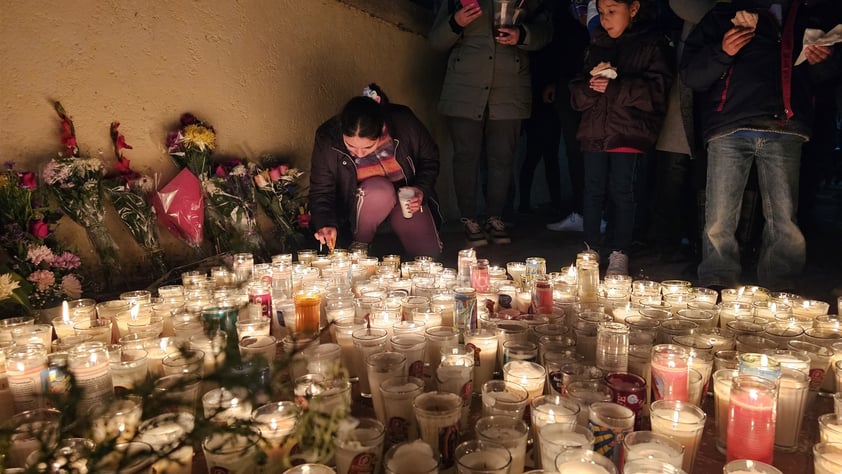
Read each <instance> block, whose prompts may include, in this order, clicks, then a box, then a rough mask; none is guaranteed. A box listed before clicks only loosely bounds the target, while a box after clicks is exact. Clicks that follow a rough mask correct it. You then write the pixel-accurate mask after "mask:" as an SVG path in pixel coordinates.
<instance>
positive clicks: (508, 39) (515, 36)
mask: <svg viewBox="0 0 842 474" xmlns="http://www.w3.org/2000/svg"><path fill="white" fill-rule="evenodd" d="M497 31H499V33H497V36H495V37H494V40H495V41H497V42H498V43H500V44H507V45H509V46H517V44H518V41H520V28H506V27H503V26H501V27H500V28H497Z"/></svg>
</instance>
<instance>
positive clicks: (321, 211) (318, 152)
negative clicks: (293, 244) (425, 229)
mask: <svg viewBox="0 0 842 474" xmlns="http://www.w3.org/2000/svg"><path fill="white" fill-rule="evenodd" d="M382 107H384V109H385V112H386V128H387V130H388V131H389V135H390V136H391V137H392V139H393V140H394V141H395V159H396V160H397V162H398V164H400V166H401V169H402V170H403V174H404V176H405V179H404V180H403V181H400V182H396V183H395V187H396V188H397V187H399V186H415V187H417V188H419V189H420V190H421V191H423V193H424V202H423V204H424V206H425V207H426V208H428V209H429V210H430V212H432V213H433V217H434V218H435V219H436V224H437V225H438V224H440V223H441V213H440V211H439V204H438V202H437V199H436V190H435V187H436V178H438V175H439V150H438V145H436V142H435V141H434V140H433V137H432V136H431V135H430V132H429V131H427V128H426V127H425V126H424V124H423V123H421V121H420V120H419V119H418V117H416V116H415V114H414V113H412V111H411V110H410V109H409V107H406V106H403V105H398V104H383V106H382ZM357 189H358V182H357V166H356V164H355V162H354V158H353V157H352V156H351V154H350V153H349V152H348V150H347V148H345V142H344V141H343V140H342V131H341V127H340V123H339V117H333V118H332V119H330V120H328V121H327V122H325V123H323V124H322V125H321V126H320V127H319V128H318V130H316V138H315V144H314V146H313V156H312V158H311V161H310V193H309V207H310V215H311V219H310V228H311V229H313V231H317V230H319V229H321V228H322V227H335V228H337V230H338V232H339V241H340V242H347V241H350V237H351V236H352V235H353V233H354V231H355V230H356V223H357V210H356V203H357V199H356V196H357Z"/></svg>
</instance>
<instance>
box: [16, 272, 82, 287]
mask: <svg viewBox="0 0 842 474" xmlns="http://www.w3.org/2000/svg"><path fill="white" fill-rule="evenodd" d="M27 280H29V281H31V282H32V283H33V284H34V285H35V288H36V289H37V290H38V291H46V290H47V289H48V288H49V287H51V286H53V285H55V283H56V275H55V273H53V272H51V271H49V270H35V271H34V272H32V274H30V275H29V277H28V278H27ZM80 287H81V285H80Z"/></svg>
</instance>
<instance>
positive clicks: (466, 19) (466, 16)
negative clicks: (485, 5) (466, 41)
mask: <svg viewBox="0 0 842 474" xmlns="http://www.w3.org/2000/svg"><path fill="white" fill-rule="evenodd" d="M480 16H482V8H480V7H479V4H478V3H473V4H469V5H468V6H466V7H464V8H460V9H459V10H458V11H457V12H456V13H454V14H453V19H454V20H455V21H456V24H457V25H459V26H461V27H462V28H464V27H466V26H468V25H470V24H471V23H473V22H474V20H476V19H477V18H479V17H480Z"/></svg>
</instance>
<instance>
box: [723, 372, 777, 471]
mask: <svg viewBox="0 0 842 474" xmlns="http://www.w3.org/2000/svg"><path fill="white" fill-rule="evenodd" d="M776 402H777V387H776V386H775V383H774V382H772V381H770V380H768V379H765V378H762V377H757V376H753V375H738V376H737V377H735V378H734V379H733V381H732V383H731V392H730V398H729V401H728V433H727V437H728V445H727V448H726V457H727V460H728V461H733V460H735V459H752V460H754V461H760V462H765V463H767V464H772V456H773V453H774V449H775V418H776V411H777V403H776Z"/></svg>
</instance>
